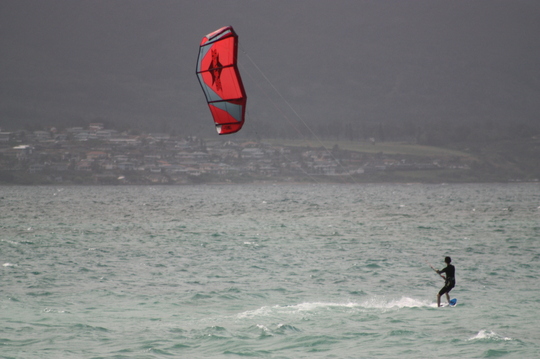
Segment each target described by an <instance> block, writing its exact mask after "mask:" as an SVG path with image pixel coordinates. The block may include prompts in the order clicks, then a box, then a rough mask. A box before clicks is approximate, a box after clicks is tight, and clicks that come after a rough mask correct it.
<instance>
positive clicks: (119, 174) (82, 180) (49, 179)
mask: <svg viewBox="0 0 540 359" xmlns="http://www.w3.org/2000/svg"><path fill="white" fill-rule="evenodd" d="M444 168H451V169H454V170H456V169H457V170H468V169H469V165H468V164H464V163H462V161H461V160H460V159H456V158H455V159H453V160H452V159H451V160H449V159H445V160H436V159H430V160H426V158H425V157H419V158H413V157H410V156H409V157H406V156H388V155H383V154H382V153H379V154H377V153H375V154H374V153H371V154H368V153H361V152H355V151H345V150H342V149H340V148H339V147H338V146H337V145H335V146H334V147H333V148H331V149H327V148H323V147H322V146H321V147H318V148H306V147H292V146H289V147H288V146H283V145H272V144H270V143H264V142H254V141H242V142H237V141H235V140H233V139H231V140H223V139H222V138H221V137H220V140H216V141H206V140H204V139H202V138H197V137H193V136H188V137H179V136H171V135H169V134H166V133H132V132H129V131H128V132H118V131H117V130H114V129H108V128H105V127H104V125H103V124H101V123H92V124H90V125H89V126H88V127H87V128H83V127H72V128H67V129H65V130H62V131H58V130H57V129H55V128H51V129H49V130H48V131H26V130H19V131H13V132H0V183H2V184H61V183H62V184H98V185H99V184H104V185H112V184H115V185H120V184H132V185H142V184H194V183H215V182H220V183H242V182H256V181H288V182H297V181H302V182H309V181H311V182H318V181H338V180H341V181H344V182H355V181H356V180H360V181H361V180H362V178H363V177H364V176H367V175H368V174H370V173H376V172H381V171H413V170H436V169H444Z"/></svg>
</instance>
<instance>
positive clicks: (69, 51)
mask: <svg viewBox="0 0 540 359" xmlns="http://www.w3.org/2000/svg"><path fill="white" fill-rule="evenodd" d="M539 19H540V1H537V0H531V1H523V0H505V1H497V0H479V1H471V0H463V1H459V0H458V1H436V0H426V1H423V0H422V1H418V0H410V1H401V0H400V1H383V0H381V1H363V0H351V1H342V0H334V1H316V0H295V1H291V0H283V1H281V0H278V1H255V0H253V1H252V0H227V1H223V0H216V1H209V0H196V1H195V0H194V1H163V0H148V1H138V0H135V1H133V0H129V1H128V0H117V1H71V0H46V1H42V0H36V1H27V0H2V1H0V37H1V38H0V51H1V52H0V58H1V59H2V60H1V63H0V76H1V79H0V80H1V81H0V82H1V84H0V91H1V92H0V94H1V96H2V99H1V100H2V104H0V126H5V125H6V124H13V122H17V121H21V120H22V119H23V118H24V116H29V117H36V116H38V117H39V116H42V115H43V116H44V114H49V115H50V114H51V113H55V114H56V115H57V116H74V117H76V116H77V115H78V114H81V113H84V115H81V117H84V118H90V119H91V118H92V117H95V118H106V119H111V120H114V119H115V117H124V118H126V117H129V116H132V117H133V118H139V119H140V118H145V119H147V121H175V119H176V118H182V119H185V118H190V119H192V121H193V122H194V123H195V122H197V123H198V122H200V121H207V123H204V122H203V125H202V126H206V125H208V127H209V131H213V124H212V122H211V119H210V114H209V111H208V109H207V107H206V105H205V103H204V96H203V94H202V91H201V89H200V87H199V84H198V82H197V79H196V76H195V61H196V58H197V51H198V45H199V42H200V40H201V38H202V37H203V36H204V35H205V34H207V33H210V32H212V31H214V30H216V29H218V28H220V27H222V26H226V25H232V26H233V27H234V28H235V30H236V32H237V33H238V34H239V37H240V48H241V51H240V62H241V64H240V65H241V72H242V76H243V78H244V82H245V86H246V90H247V92H248V116H249V117H251V118H252V121H251V122H252V123H255V124H256V123H258V122H264V121H272V120H274V118H276V117H280V118H281V120H280V121H284V123H286V122H287V121H289V120H288V119H287V118H293V119H291V120H290V121H296V119H294V117H295V116H297V115H298V116H300V117H302V118H303V119H304V120H305V121H311V120H313V121H318V122H320V121H333V120H335V119H336V118H338V119H343V118H347V119H348V120H350V121H383V120H385V119H387V118H390V117H391V118H396V117H400V118H403V119H404V120H407V121H415V120H423V121H427V120H442V121H449V120H454V119H457V120H459V121H475V120H479V119H480V120H481V119H485V118H489V117H496V118H498V119H499V120H504V119H508V121H510V120H514V119H516V118H517V119H520V120H527V119H531V118H533V117H534V118H536V119H537V120H540V119H538V114H539V113H540V101H539V98H540V70H539V64H540V36H539V34H540V21H539ZM290 107H292V108H293V110H294V111H291V109H290ZM295 112H296V113H295ZM249 117H248V118H249ZM283 118H285V120H283ZM246 125H247V124H246ZM209 133H211V132H209Z"/></svg>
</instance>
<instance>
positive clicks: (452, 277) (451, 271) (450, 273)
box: [436, 257, 456, 307]
mask: <svg viewBox="0 0 540 359" xmlns="http://www.w3.org/2000/svg"><path fill="white" fill-rule="evenodd" d="M444 262H445V263H446V268H444V269H443V270H437V271H436V272H437V274H439V275H440V276H441V277H443V278H444V287H442V288H441V290H440V291H439V294H437V307H440V306H441V295H443V294H446V300H448V303H450V295H449V294H448V293H450V291H451V290H452V288H454V286H455V285H456V268H455V267H454V266H453V265H451V264H450V262H452V259H451V258H450V257H446V258H444ZM442 273H446V277H445V276H443V275H442Z"/></svg>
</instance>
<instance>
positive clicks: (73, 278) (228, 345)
mask: <svg viewBox="0 0 540 359" xmlns="http://www.w3.org/2000/svg"><path fill="white" fill-rule="evenodd" d="M539 237H540V186H539V185H538V184H512V185H501V184H489V185H476V184H475V185H419V184H418V185H416V184H415V185H278V186H273V185H260V186H256V185H249V186H236V185H234V186H226V185H224V186H219V185H216V186H180V187H65V188H60V187H0V264H1V267H0V273H1V277H0V286H1V287H0V288H1V289H0V291H1V297H0V358H171V357H176V358H235V357H257V358H259V357H260V358H397V357H400V358H437V357H443V356H446V357H454V358H490V357H507V358H537V357H539V355H540V324H539V323H540V309H539V307H540V289H539V284H540V244H539ZM445 255H450V256H452V258H453V261H454V264H455V266H456V270H457V275H456V277H457V286H456V288H455V289H454V290H453V291H452V297H456V298H458V305H457V307H455V308H436V304H435V294H436V293H437V291H438V290H439V288H440V287H441V286H442V284H443V282H442V279H440V278H439V277H438V276H437V275H436V274H435V273H434V272H433V271H432V270H431V269H430V268H429V265H428V264H427V262H430V263H431V264H433V265H434V266H436V267H439V268H442V267H443V266H444V263H443V261H442V260H443V257H444V256H445Z"/></svg>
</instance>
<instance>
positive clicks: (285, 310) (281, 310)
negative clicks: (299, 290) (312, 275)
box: [236, 297, 437, 318]
mask: <svg viewBox="0 0 540 359" xmlns="http://www.w3.org/2000/svg"><path fill="white" fill-rule="evenodd" d="M433 306H437V304H433V303H431V302H429V301H426V300H419V299H414V298H408V297H402V298H400V299H392V300H388V299H385V298H372V299H369V300H366V301H364V302H361V303H356V302H342V303H336V302H304V303H299V304H294V305H287V306H282V305H274V306H265V307H261V308H259V309H254V310H248V311H245V312H242V313H239V314H237V315H236V317H237V318H254V317H260V316H272V315H279V314H294V313H309V312H315V311H317V310H324V309H331V308H351V309H352V308H363V309H400V308H417V307H433Z"/></svg>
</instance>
